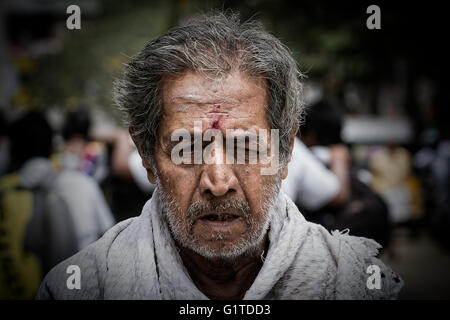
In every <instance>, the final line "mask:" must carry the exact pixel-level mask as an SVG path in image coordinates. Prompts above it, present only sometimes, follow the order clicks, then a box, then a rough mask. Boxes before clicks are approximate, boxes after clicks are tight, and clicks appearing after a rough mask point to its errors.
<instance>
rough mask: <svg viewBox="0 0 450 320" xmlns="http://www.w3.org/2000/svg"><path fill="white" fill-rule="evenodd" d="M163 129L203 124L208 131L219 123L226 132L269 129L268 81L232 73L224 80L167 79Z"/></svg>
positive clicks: (190, 76) (191, 74)
mask: <svg viewBox="0 0 450 320" xmlns="http://www.w3.org/2000/svg"><path fill="white" fill-rule="evenodd" d="M162 98H163V105H164V110H163V119H162V122H161V125H162V127H165V128H167V129H175V128H176V127H178V128H180V127H189V126H192V125H193V121H198V120H202V121H203V122H204V123H205V125H206V127H207V126H208V123H209V124H210V123H211V119H216V120H217V119H219V121H220V124H221V126H223V127H224V128H225V127H226V128H238V127H240V128H246V127H268V123H267V120H266V107H267V104H268V95H267V85H266V81H265V80H264V79H263V78H262V77H260V78H257V77H250V76H247V75H246V74H244V73H241V72H233V73H230V74H228V75H227V76H225V77H223V78H221V79H211V78H209V77H206V76H204V75H201V74H199V73H194V72H188V73H186V74H184V75H182V76H180V77H176V78H167V79H165V80H164V83H163V86H162Z"/></svg>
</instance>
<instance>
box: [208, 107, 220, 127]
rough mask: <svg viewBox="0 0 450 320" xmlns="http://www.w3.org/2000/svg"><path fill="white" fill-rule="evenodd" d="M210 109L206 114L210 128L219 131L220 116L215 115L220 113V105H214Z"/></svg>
mask: <svg viewBox="0 0 450 320" xmlns="http://www.w3.org/2000/svg"><path fill="white" fill-rule="evenodd" d="M210 108H211V110H210V111H209V112H208V114H209V115H210V121H209V124H210V125H211V128H213V129H219V127H220V120H221V118H222V115H216V114H215V113H222V112H220V104H214V105H212V106H211V107H210Z"/></svg>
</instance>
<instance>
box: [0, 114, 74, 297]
mask: <svg viewBox="0 0 450 320" xmlns="http://www.w3.org/2000/svg"><path fill="white" fill-rule="evenodd" d="M9 139H10V144H11V149H10V150H11V152H10V155H11V169H12V173H10V174H8V175H5V176H4V177H2V178H1V180H0V200H1V203H0V243H1V246H0V299H31V298H33V296H34V295H35V293H36V290H37V288H38V286H39V283H40V281H41V280H42V277H43V276H44V275H45V274H46V273H47V272H48V271H49V270H50V269H51V268H52V267H53V266H54V265H56V264H57V263H58V262H61V261H62V260H64V259H66V258H67V257H69V256H70V255H72V254H74V253H75V252H76V251H77V250H78V245H77V244H78V243H77V239H76V234H75V225H74V222H73V219H72V218H73V216H72V215H71V214H70V212H69V208H68V204H67V202H66V201H65V200H64V199H63V197H61V195H60V194H59V192H58V190H57V187H56V185H55V180H56V179H57V176H58V175H57V173H56V172H55V170H54V168H53V166H52V163H51V162H50V160H49V156H50V154H51V151H52V129H51V128H50V126H49V124H48V122H47V120H46V119H45V117H44V116H43V114H41V113H37V112H30V113H28V114H26V115H24V116H23V117H22V118H20V119H19V120H17V121H15V122H14V123H13V124H12V125H11V126H10V128H9Z"/></svg>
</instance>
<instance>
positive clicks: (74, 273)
mask: <svg viewBox="0 0 450 320" xmlns="http://www.w3.org/2000/svg"><path fill="white" fill-rule="evenodd" d="M135 219H136V218H131V219H128V220H125V221H122V222H120V223H118V224H116V225H115V226H114V227H112V228H111V229H109V230H108V231H107V232H106V233H105V234H104V235H103V236H102V237H101V238H100V239H99V240H97V241H96V242H94V243H92V244H90V245H88V246H87V247H86V248H84V249H83V250H81V251H79V252H78V253H76V254H75V255H73V256H72V257H70V258H68V259H66V260H64V261H63V262H61V263H59V264H58V265H56V266H55V267H54V268H53V269H52V270H50V272H49V273H48V274H47V275H46V276H45V278H44V280H43V281H42V283H41V286H40V288H39V290H38V293H37V295H36V299H44V300H45V299H101V298H102V287H103V282H104V276H105V275H106V271H107V256H108V253H109V251H110V249H111V247H112V246H113V245H114V244H115V242H116V241H117V239H118V238H119V236H120V234H123V233H124V232H125V231H126V230H127V228H128V227H129V226H130V225H131V223H132V222H133V221H134V220H135ZM78 284H79V285H78ZM78 287H79V288H78Z"/></svg>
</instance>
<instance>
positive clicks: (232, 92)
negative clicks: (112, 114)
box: [37, 13, 402, 299]
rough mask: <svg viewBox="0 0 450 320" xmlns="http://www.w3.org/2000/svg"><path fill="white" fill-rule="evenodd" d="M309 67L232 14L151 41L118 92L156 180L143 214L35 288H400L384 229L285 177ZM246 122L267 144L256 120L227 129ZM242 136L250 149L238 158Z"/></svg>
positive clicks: (178, 295)
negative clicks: (302, 198)
mask: <svg viewBox="0 0 450 320" xmlns="http://www.w3.org/2000/svg"><path fill="white" fill-rule="evenodd" d="M300 78H301V74H300V72H299V71H298V69H297V66H296V63H295V61H294V59H293V58H292V57H291V55H290V53H289V52H288V50H287V49H286V48H285V47H284V46H283V45H282V44H281V43H280V41H279V40H277V39H276V38H275V37H273V36H272V35H270V34H269V33H267V32H265V31H264V29H263V28H262V27H261V25H260V24H259V23H255V22H246V23H240V22H239V19H238V18H237V17H236V16H234V15H225V14H221V13H219V14H211V15H206V16H203V17H202V18H201V19H197V20H195V21H192V22H190V23H189V24H187V25H185V26H183V27H179V28H176V29H173V30H171V31H170V32H169V33H167V34H165V35H163V36H161V37H159V38H157V39H155V40H153V41H151V42H150V43H149V44H148V45H147V46H146V47H145V48H144V49H143V50H142V52H141V53H140V54H138V55H137V56H136V57H135V58H134V59H133V60H132V61H131V62H130V63H129V64H128V65H127V67H126V69H125V73H124V79H123V80H122V81H119V82H118V83H116V101H117V103H118V104H119V105H120V106H121V108H122V109H123V110H125V111H126V112H127V115H128V120H129V130H130V133H131V135H132V137H133V140H134V142H135V143H136V146H137V148H138V150H139V153H140V155H141V157H142V159H143V166H144V167H145V168H146V169H147V174H148V179H149V180H150V181H151V182H152V183H155V184H156V185H157V188H156V190H155V192H154V194H153V196H152V198H151V199H150V200H149V201H148V202H147V204H146V205H145V206H144V208H143V210H142V213H141V215H140V216H139V217H136V218H132V219H129V220H126V221H123V222H121V223H119V224H117V225H116V226H115V227H113V228H112V229H110V230H109V231H108V232H107V233H106V234H105V235H104V236H103V237H102V238H101V239H100V240H99V241H97V242H95V243H94V244H92V245H90V246H89V247H87V248H86V249H84V250H82V251H80V252H79V253H77V254H76V255H74V256H73V257H71V258H69V259H68V260H66V261H64V262H63V263H61V264H60V265H58V266H57V267H55V268H54V269H53V270H52V271H51V272H50V273H49V274H48V275H47V277H46V278H45V280H44V281H43V283H42V284H41V287H40V290H39V292H38V295H37V298H40V299H50V298H55V299H208V298H209V299H372V298H384V299H386V298H388V299H390V298H395V297H396V296H397V294H398V292H399V290H400V288H401V286H402V281H401V279H400V278H399V277H398V276H397V275H396V274H395V273H393V272H392V271H391V270H390V269H389V268H387V267H386V266H384V265H383V263H382V262H381V261H380V260H378V259H376V258H375V255H376V254H377V252H378V248H379V245H378V244H377V243H376V242H374V241H372V240H369V239H365V238H357V237H352V236H349V235H348V234H347V233H345V232H343V233H341V232H338V231H336V232H334V233H333V234H329V233H328V232H327V231H326V230H325V229H324V228H323V227H321V226H319V225H316V224H312V223H309V222H307V221H306V220H305V219H304V218H303V216H302V215H301V214H300V212H299V211H298V209H297V208H296V206H295V205H294V204H293V202H292V201H291V200H290V199H289V198H288V197H287V196H286V195H285V194H284V193H283V192H282V191H280V185H281V181H282V180H283V179H284V178H286V176H287V174H288V172H287V163H288V162H289V161H290V154H291V151H292V148H293V143H294V137H295V134H296V132H297V129H298V121H299V119H300V114H301V109H302V96H301V93H302V90H301V83H300V81H299V79H300ZM242 132H253V133H256V134H257V135H258V137H257V141H256V144H255V143H252V141H253V142H255V141H254V140H252V136H251V135H250V134H249V135H246V137H244V144H241V145H239V144H237V146H236V145H234V147H233V143H230V144H229V143H228V142H229V141H231V142H234V140H235V138H237V139H236V140H239V137H241V138H242V135H241V136H240V133H242ZM231 134H234V135H233V136H232V137H231V138H230V139H229V135H231ZM192 136H193V138H191V137H192ZM180 138H182V139H181V142H180ZM213 138H214V139H213ZM278 138H279V139H278ZM222 139H224V140H225V139H226V140H227V144H226V148H225V143H222ZM269 140H270V142H271V143H267V142H268V141H269ZM205 141H207V142H208V141H211V143H205ZM230 145H231V147H230ZM211 146H212V147H211ZM255 146H256V148H255ZM208 148H209V150H206V149H208ZM241 149H243V150H244V152H245V153H244V159H243V160H244V161H239V159H237V161H233V160H234V158H236V155H237V154H239V151H242V150H241ZM180 151H181V152H180ZM207 151H208V152H207ZM234 151H236V152H234ZM180 154H182V158H181V159H180ZM269 154H270V156H269ZM252 155H253V156H254V155H256V158H255V157H252ZM225 158H226V160H227V161H224V159H225ZM230 159H231V161H229V160H230ZM255 159H256V160H257V161H254V160H255ZM240 160H242V159H240ZM273 168H275V170H274V169H273ZM71 266H72V267H71ZM73 266H76V267H73ZM77 274H78V276H79V277H77Z"/></svg>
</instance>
